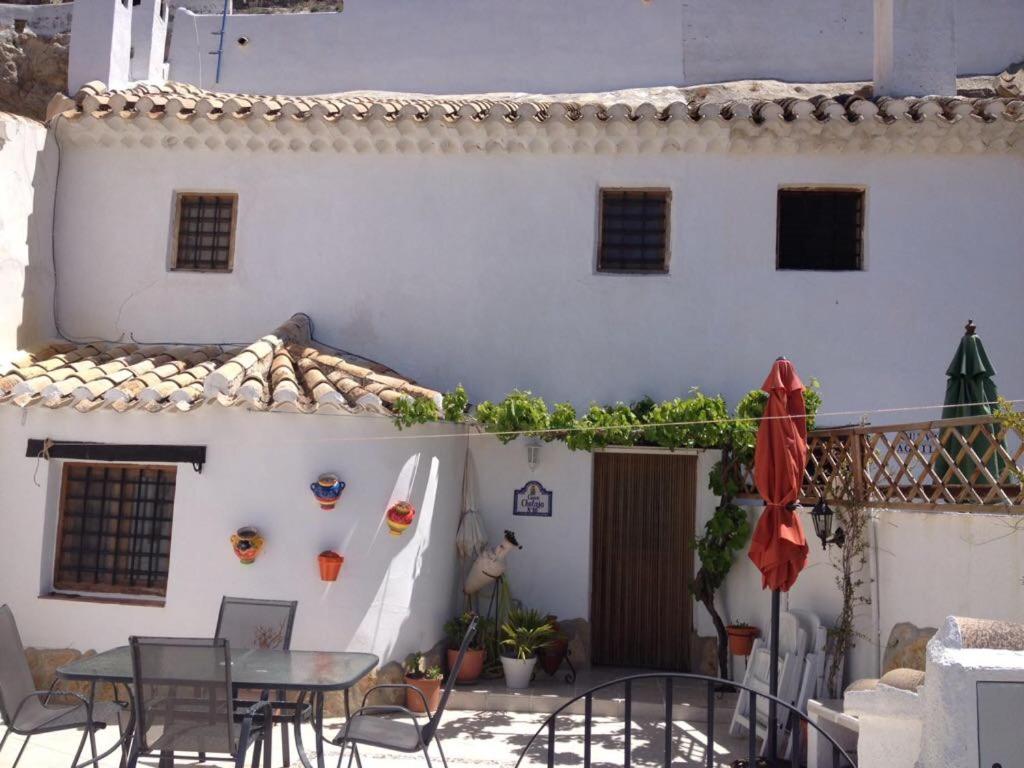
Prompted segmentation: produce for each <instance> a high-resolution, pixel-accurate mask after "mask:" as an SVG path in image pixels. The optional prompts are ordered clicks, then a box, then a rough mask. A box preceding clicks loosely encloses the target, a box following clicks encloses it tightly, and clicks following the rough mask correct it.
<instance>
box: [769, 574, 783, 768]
mask: <svg viewBox="0 0 1024 768" xmlns="http://www.w3.org/2000/svg"><path fill="white" fill-rule="evenodd" d="M779 594H780V593H779V590H777V589H773V590H772V623H771V639H770V641H769V643H770V650H769V653H770V657H771V658H770V661H769V664H770V666H769V668H768V692H769V693H770V694H771V695H772V696H778V695H779ZM776 725H777V720H776V712H775V701H774V700H772V699H769V700H768V749H767V750H766V751H767V753H768V759H769V760H770V761H772V764H774V761H775V760H776V758H777V757H778V728H777V727H776Z"/></svg>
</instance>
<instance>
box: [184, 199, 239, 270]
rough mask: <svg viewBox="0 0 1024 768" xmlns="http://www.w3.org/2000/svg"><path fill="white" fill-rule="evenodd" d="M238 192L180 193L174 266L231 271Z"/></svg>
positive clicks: (189, 268)
mask: <svg viewBox="0 0 1024 768" xmlns="http://www.w3.org/2000/svg"><path fill="white" fill-rule="evenodd" d="M237 210H238V195H234V194H218V195H213V194H211V195H202V194H179V195H178V197H177V217H176V219H177V221H176V237H175V244H174V265H173V269H180V270H192V271H196V272H230V271H231V269H232V266H233V263H234V245H235V243H234V240H235V216H236V214H237Z"/></svg>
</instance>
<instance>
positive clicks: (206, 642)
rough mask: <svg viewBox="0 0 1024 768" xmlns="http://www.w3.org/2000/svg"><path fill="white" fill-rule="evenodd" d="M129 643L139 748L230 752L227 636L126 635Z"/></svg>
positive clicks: (233, 745)
mask: <svg viewBox="0 0 1024 768" xmlns="http://www.w3.org/2000/svg"><path fill="white" fill-rule="evenodd" d="M129 643H130V644H131V650H132V676H133V682H134V690H135V717H136V725H135V728H136V738H137V739H138V741H139V747H140V751H141V752H150V751H154V750H159V751H161V752H163V751H167V752H211V753H219V754H228V755H232V756H234V755H235V754H236V752H237V750H238V748H239V745H238V736H239V734H238V727H237V726H236V725H235V722H234V701H233V699H232V695H231V651H230V647H229V645H228V642H227V640H224V639H223V638H212V639H210V638H178V637H132V638H129ZM243 748H244V747H243Z"/></svg>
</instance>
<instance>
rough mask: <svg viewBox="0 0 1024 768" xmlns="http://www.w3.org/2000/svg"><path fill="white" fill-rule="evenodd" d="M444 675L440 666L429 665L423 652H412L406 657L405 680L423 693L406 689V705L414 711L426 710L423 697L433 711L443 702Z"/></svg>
mask: <svg viewBox="0 0 1024 768" xmlns="http://www.w3.org/2000/svg"><path fill="white" fill-rule="evenodd" d="M443 677H444V675H443V674H442V672H441V668H440V667H428V666H427V663H426V659H424V658H423V654H422V653H410V654H409V655H408V656H407V657H406V659H405V682H406V685H411V686H412V687H413V688H416V689H418V690H419V691H421V692H422V693H423V696H420V695H419V694H417V693H416V692H414V691H411V690H409V689H406V691H405V707H406V709H409V710H411V711H413V712H425V711H426V710H424V709H423V699H424V698H426V700H427V705H428V706H429V707H430V711H431V713H433V712H435V711H437V706H438V704H440V703H441V680H442V679H443Z"/></svg>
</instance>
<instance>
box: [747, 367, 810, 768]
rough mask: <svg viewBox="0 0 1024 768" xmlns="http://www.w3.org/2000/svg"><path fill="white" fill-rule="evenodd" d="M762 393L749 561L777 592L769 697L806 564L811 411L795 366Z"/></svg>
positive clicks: (775, 687)
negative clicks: (784, 625)
mask: <svg viewBox="0 0 1024 768" xmlns="http://www.w3.org/2000/svg"><path fill="white" fill-rule="evenodd" d="M761 389H762V390H763V391H765V392H766V393H768V403H767V405H766V406H765V410H764V416H763V417H762V418H761V423H760V425H759V426H758V430H757V445H756V446H755V448H754V482H755V483H756V484H757V490H758V493H760V494H761V498H762V499H764V512H763V513H762V514H761V519H760V520H758V521H757V527H756V528H755V529H754V536H753V539H752V541H751V542H750V552H749V555H750V559H751V560H753V561H754V564H755V565H756V566H757V567H758V570H760V571H761V587H762V589H771V590H772V623H771V638H770V641H769V643H770V646H769V647H770V654H771V662H770V668H769V692H770V693H771V694H772V696H777V695H778V693H779V592H780V591H787V592H788V591H789V589H790V587H792V586H793V584H795V583H796V578H797V576H798V575H799V574H800V571H801V570H803V567H804V566H805V565H806V564H807V539H806V537H805V536H804V529H803V526H802V525H801V524H800V517H799V515H797V513H796V508H797V500H798V499H799V498H800V489H801V487H802V486H803V478H804V467H805V466H806V464H807V409H806V407H805V405H804V385H803V382H801V381H800V377H799V376H797V374H796V369H795V368H794V367H793V364H792V363H791V362H789V360H786V359H785V358H783V357H780V358H779V359H778V360H776V361H775V364H774V365H773V366H772V370H771V373H769V374H768V378H767V379H765V381H764V384H763V385H761ZM751 727H754V726H753V721H752V724H751ZM777 735H778V731H777V729H776V713H775V702H774V701H770V702H769V704H768V749H767V753H768V756H769V758H770V759H772V760H774V759H775V758H776V756H777Z"/></svg>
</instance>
